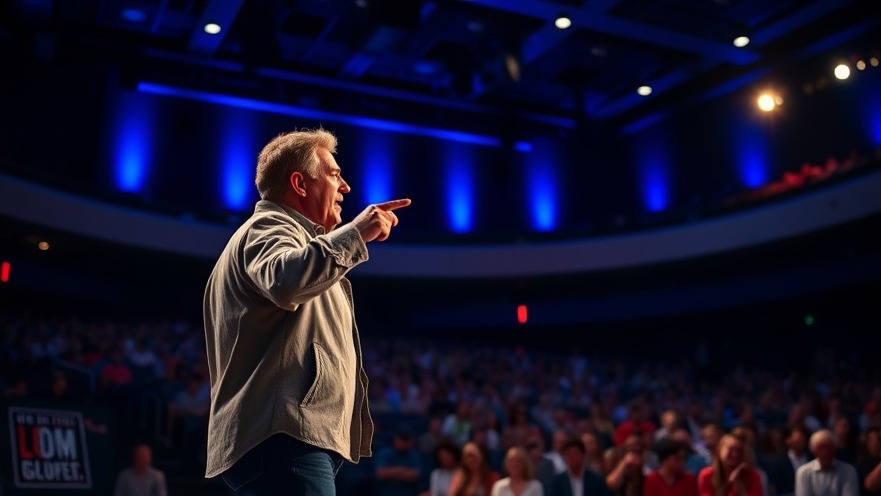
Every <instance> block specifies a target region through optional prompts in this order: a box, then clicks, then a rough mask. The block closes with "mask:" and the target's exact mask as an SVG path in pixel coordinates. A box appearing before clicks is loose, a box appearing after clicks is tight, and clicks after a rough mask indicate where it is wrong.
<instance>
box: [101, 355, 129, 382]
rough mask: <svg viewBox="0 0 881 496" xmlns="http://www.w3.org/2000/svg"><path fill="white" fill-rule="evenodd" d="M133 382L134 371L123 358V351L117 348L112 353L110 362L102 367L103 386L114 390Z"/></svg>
mask: <svg viewBox="0 0 881 496" xmlns="http://www.w3.org/2000/svg"><path fill="white" fill-rule="evenodd" d="M131 382H132V371H131V369H130V368H129V367H128V365H126V364H125V362H123V360H122V352H121V351H119V350H115V351H114V352H113V353H111V355H110V363H108V364H107V365H105V366H104V367H103V368H102V369H101V387H102V388H103V389H104V390H113V389H116V388H122V387H125V386H128V385H129V384H131Z"/></svg>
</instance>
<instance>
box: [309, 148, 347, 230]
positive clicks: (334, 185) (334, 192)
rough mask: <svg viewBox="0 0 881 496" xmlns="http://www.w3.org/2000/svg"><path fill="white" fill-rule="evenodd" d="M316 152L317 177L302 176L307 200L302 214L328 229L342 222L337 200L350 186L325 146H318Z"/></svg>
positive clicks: (340, 200)
mask: <svg viewBox="0 0 881 496" xmlns="http://www.w3.org/2000/svg"><path fill="white" fill-rule="evenodd" d="M316 154H317V155H318V159H319V161H320V165H319V166H318V175H317V177H315V178H312V177H309V176H308V175H307V176H304V181H305V187H306V201H307V206H306V210H307V211H306V212H304V215H306V217H307V218H308V219H309V220H311V221H312V222H314V223H316V224H318V225H320V226H323V227H324V228H325V229H327V230H328V231H330V230H332V229H333V228H334V227H336V226H338V225H339V224H340V223H341V222H342V217H341V213H342V211H343V209H342V206H340V205H339V202H342V201H343V195H344V194H346V193H348V192H349V191H351V188H349V184H348V183H346V181H345V180H344V179H343V176H342V175H341V170H340V167H339V166H338V165H337V163H336V160H335V159H334V158H333V154H331V153H330V152H329V151H327V149H326V148H319V149H318V150H317V151H316Z"/></svg>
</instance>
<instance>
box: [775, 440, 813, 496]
mask: <svg viewBox="0 0 881 496" xmlns="http://www.w3.org/2000/svg"><path fill="white" fill-rule="evenodd" d="M809 461H810V456H809V454H808V431H807V430H805V428H804V427H801V426H796V427H792V428H790V429H789V430H788V431H787V433H786V453H784V454H782V455H779V456H778V457H776V458H775V459H773V460H771V461H770V463H769V468H770V470H769V474H768V476H769V478H770V482H771V486H772V487H773V488H774V493H775V494H776V496H786V495H787V494H792V493H793V492H795V472H796V471H797V470H798V469H799V468H800V467H801V466H802V465H804V464H805V463H808V462H809Z"/></svg>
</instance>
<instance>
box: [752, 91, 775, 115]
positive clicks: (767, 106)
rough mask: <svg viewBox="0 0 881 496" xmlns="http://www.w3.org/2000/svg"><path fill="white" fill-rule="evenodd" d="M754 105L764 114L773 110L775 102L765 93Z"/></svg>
mask: <svg viewBox="0 0 881 496" xmlns="http://www.w3.org/2000/svg"><path fill="white" fill-rule="evenodd" d="M756 104H758V106H759V109H760V110H763V111H765V112H770V111H772V110H774V107H776V106H777V102H776V101H775V99H774V97H773V96H771V95H769V94H767V93H765V94H763V95H761V96H760V97H759V99H758V100H756Z"/></svg>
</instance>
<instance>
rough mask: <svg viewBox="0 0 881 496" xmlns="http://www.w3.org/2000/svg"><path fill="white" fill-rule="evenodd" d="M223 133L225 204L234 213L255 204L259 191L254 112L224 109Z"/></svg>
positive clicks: (223, 195) (223, 190)
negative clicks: (255, 177) (256, 175)
mask: <svg viewBox="0 0 881 496" xmlns="http://www.w3.org/2000/svg"><path fill="white" fill-rule="evenodd" d="M222 111H223V112H224V118H223V120H222V122H223V124H222V126H223V128H222V130H221V134H222V138H221V140H220V142H221V143H222V145H221V146H222V148H221V154H222V155H221V157H220V163H221V164H222V170H221V175H220V180H221V185H220V191H221V195H222V199H223V204H224V205H225V206H226V207H227V208H228V209H230V210H234V211H241V210H244V209H245V208H246V207H249V206H250V204H251V194H253V193H254V191H255V190H256V189H255V188H256V187H255V186H254V174H255V170H256V166H257V153H258V152H259V150H257V149H256V147H255V146H254V127H255V126H254V119H255V116H254V113H253V112H250V111H247V110H241V109H234V108H229V107H227V108H223V109H222Z"/></svg>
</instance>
